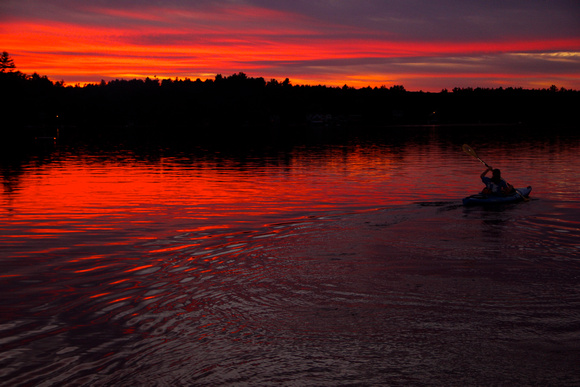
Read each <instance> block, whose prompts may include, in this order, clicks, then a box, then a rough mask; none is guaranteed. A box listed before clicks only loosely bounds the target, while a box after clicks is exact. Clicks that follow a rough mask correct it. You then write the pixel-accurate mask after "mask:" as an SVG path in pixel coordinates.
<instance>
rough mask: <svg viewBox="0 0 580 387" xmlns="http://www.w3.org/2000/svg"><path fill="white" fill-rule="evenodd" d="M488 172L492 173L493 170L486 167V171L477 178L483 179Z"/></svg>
mask: <svg viewBox="0 0 580 387" xmlns="http://www.w3.org/2000/svg"><path fill="white" fill-rule="evenodd" d="M489 171H493V168H492V167H487V169H486V170H485V171H483V172H482V173H481V175H480V176H479V177H481V178H482V179H483V177H484V176H485V175H487V173H488V172H489Z"/></svg>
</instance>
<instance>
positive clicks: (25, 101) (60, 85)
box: [0, 53, 580, 140]
mask: <svg viewBox="0 0 580 387" xmlns="http://www.w3.org/2000/svg"><path fill="white" fill-rule="evenodd" d="M0 64H1V69H0V88H1V90H2V93H1V95H2V97H1V98H2V100H1V106H2V107H3V110H4V114H3V118H2V121H3V125H2V129H1V130H2V132H3V133H2V135H3V136H4V137H5V138H6V137H19V136H20V137H22V136H29V135H32V134H34V133H38V131H39V130H47V129H53V128H59V129H60V130H61V131H63V132H65V133H67V134H68V135H74V136H82V137H92V138H101V137H106V136H112V135H115V134H118V133H131V135H139V133H152V132H162V133H163V135H164V136H190V137H194V138H216V139H222V140H225V139H227V138H231V139H239V138H244V137H246V136H261V135H264V134H268V135H270V134H272V133H275V134H277V135H282V136H295V135H304V134H307V133H309V132H320V131H325V132H326V133H332V132H337V131H345V130H356V131H362V132H364V131H369V130H376V129H377V128H388V127H389V126H401V125H460V124H462V125H469V124H471V125H473V124H510V125H527V126H532V127H533V126H536V127H539V126H541V125H546V124H550V125H556V124H559V125H571V124H572V125H573V124H576V123H577V122H578V113H577V106H580V92H579V91H576V90H566V89H564V88H557V87H556V86H552V87H550V88H548V89H532V90H528V89H522V88H501V87H500V88H496V89H489V88H455V89H452V90H451V91H448V90H446V89H445V90H442V91H441V92H439V93H430V92H422V91H419V92H410V91H407V90H405V88H404V87H403V86H401V85H395V86H391V87H386V86H383V87H374V88H371V87H366V88H360V89H355V88H352V87H349V86H347V85H344V86H343V87H329V86H324V85H317V86H311V85H292V83H291V81H290V80H289V79H288V78H286V79H285V80H284V81H283V82H279V81H277V80H276V79H270V80H269V81H266V80H265V79H264V78H252V77H248V76H247V75H246V74H244V73H243V72H239V73H236V74H233V75H230V76H222V75H221V74H218V75H216V76H215V78H214V79H207V80H203V81H202V80H201V79H196V80H191V79H189V78H185V79H177V78H176V79H163V80H160V79H157V78H155V77H154V78H146V79H132V80H122V79H121V80H120V79H117V80H111V81H109V82H105V81H101V82H100V83H98V84H87V85H84V86H80V85H75V86H65V84H64V82H63V81H59V82H53V81H51V80H50V79H48V77H46V76H41V75H38V74H36V73H34V74H32V75H27V74H24V73H21V72H20V71H16V70H15V66H14V63H13V61H12V60H11V58H10V57H9V55H8V54H7V53H3V56H2V63H0Z"/></svg>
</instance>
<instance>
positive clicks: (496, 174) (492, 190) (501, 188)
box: [481, 167, 514, 195]
mask: <svg viewBox="0 0 580 387" xmlns="http://www.w3.org/2000/svg"><path fill="white" fill-rule="evenodd" d="M489 171H492V175H491V178H489V177H487V176H485V175H487V173H488V172H489ZM481 181H483V184H485V188H484V189H483V191H481V193H482V194H485V195H507V194H509V193H510V192H511V191H512V190H513V189H514V187H512V185H511V184H509V183H508V182H506V181H505V180H504V179H502V178H501V171H500V170H499V169H493V168H492V167H488V168H487V169H486V170H485V171H483V173H482V174H481Z"/></svg>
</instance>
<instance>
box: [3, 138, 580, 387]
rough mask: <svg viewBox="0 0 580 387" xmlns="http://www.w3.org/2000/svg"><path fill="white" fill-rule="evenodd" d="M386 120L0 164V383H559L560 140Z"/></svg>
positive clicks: (564, 353) (573, 298) (60, 150)
mask: <svg viewBox="0 0 580 387" xmlns="http://www.w3.org/2000/svg"><path fill="white" fill-rule="evenodd" d="M400 130H403V129H400ZM404 130H406V131H408V132H405V134H401V133H399V135H398V136H396V139H395V138H394V137H391V136H382V137H381V138H380V139H373V141H369V140H350V141H345V142H344V143H340V144H334V145H327V146H320V145H301V146H293V147H287V148H285V149H280V148H272V147H270V148H268V147H260V148H259V149H254V150H251V149H247V150H246V149H244V150H242V149H238V150H236V151H233V150H232V149H229V150H227V151H224V150H221V151H219V152H218V151H216V150H215V149H213V148H203V147H197V146H191V147H186V146H183V145H182V146H180V147H166V146H156V147H151V146H150V147H147V148H143V147H132V146H118V147H114V148H111V147H109V148H106V149H99V147H96V146H93V147H88V146H71V145H65V144H57V146H56V147H49V148H48V149H42V150H38V149H35V150H27V151H26V152H23V153H18V156H16V155H15V154H12V155H9V156H5V157H4V159H3V161H2V164H0V168H1V172H2V177H3V183H4V191H3V193H2V194H1V196H0V206H1V207H0V263H1V265H2V266H1V268H2V271H1V273H0V291H1V292H0V311H1V316H0V382H1V384H2V385H7V386H8V385H10V386H13V385H35V386H56V385H87V386H88V385H91V386H93V385H94V386H109V385H119V386H121V385H122V386H127V385H161V386H164V385H167V386H175V385H208V386H216V385H272V386H278V385H554V386H562V385H579V384H580V195H579V194H578V192H579V191H580V182H579V179H578V178H579V177H580V157H578V154H579V153H580V141H579V137H578V135H576V134H570V133H569V132H568V133H567V134H558V133H553V134H551V135H549V136H542V137H541V138H539V137H534V138H531V139H530V138H526V137H525V136H524V137H521V136H514V137H511V138H509V139H506V138H501V139H500V138H498V137H497V136H492V138H495V140H494V141H490V140H489V138H490V136H483V135H480V134H478V133H481V131H479V130H475V129H473V128H472V129H466V130H465V131H462V132H453V133H449V132H448V131H446V129H445V128H432V129H404ZM447 130H448V129H447ZM496 130H497V129H496ZM546 131H548V130H546ZM458 133H460V134H458ZM496 134H497V133H496ZM516 138H517V139H516ZM463 142H468V143H470V145H471V146H472V147H474V148H475V149H476V150H477V151H478V153H479V154H480V156H481V157H482V158H483V159H484V160H486V161H487V162H488V163H490V164H492V165H493V166H494V167H498V168H501V169H502V171H503V174H504V177H505V178H506V179H508V180H509V181H510V182H511V183H512V184H514V185H515V186H520V187H523V186H527V185H531V186H533V191H532V197H533V200H531V201H529V202H527V203H520V204H516V205H506V206H502V207H492V208H480V207H474V208H465V207H463V206H461V198H462V197H465V196H468V195H470V194H472V193H475V192H477V191H478V190H480V189H481V182H480V181H479V174H480V173H481V172H482V170H483V169H484V168H483V166H482V165H481V164H479V163H478V162H477V161H475V160H474V159H472V158H471V157H469V156H468V155H466V154H465V153H463V152H462V151H461V144H462V143H463Z"/></svg>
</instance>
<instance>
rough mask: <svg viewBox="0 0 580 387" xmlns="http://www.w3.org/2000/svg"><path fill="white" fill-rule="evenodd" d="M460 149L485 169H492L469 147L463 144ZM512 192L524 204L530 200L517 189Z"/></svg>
mask: <svg viewBox="0 0 580 387" xmlns="http://www.w3.org/2000/svg"><path fill="white" fill-rule="evenodd" d="M462 148H463V151H464V152H465V153H467V154H468V155H470V156H473V157H475V158H476V159H478V160H479V161H480V162H481V163H482V164H483V165H485V166H486V167H488V168H490V169H492V168H491V167H490V166H489V165H488V164H487V163H486V162H485V161H483V160H482V159H480V158H479V156H478V155H477V153H475V151H474V150H473V148H472V147H470V146H469V145H467V144H463V146H462ZM502 180H503V181H505V180H504V179H502ZM506 184H507V182H506ZM514 191H516V192H517V194H518V195H520V197H521V198H522V199H523V200H524V202H527V201H528V200H530V199H528V198H527V197H525V196H524V195H522V193H521V192H520V191H518V190H517V189H515V188H514Z"/></svg>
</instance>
